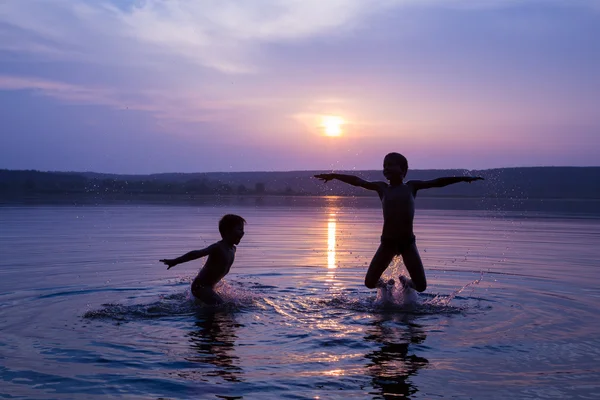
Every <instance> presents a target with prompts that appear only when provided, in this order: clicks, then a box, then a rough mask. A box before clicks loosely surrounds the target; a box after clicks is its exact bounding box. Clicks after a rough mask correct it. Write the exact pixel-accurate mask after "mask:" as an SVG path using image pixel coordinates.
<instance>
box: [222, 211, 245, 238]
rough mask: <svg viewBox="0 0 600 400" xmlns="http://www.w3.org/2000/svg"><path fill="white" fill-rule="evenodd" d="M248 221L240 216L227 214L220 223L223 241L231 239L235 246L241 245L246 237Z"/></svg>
mask: <svg viewBox="0 0 600 400" xmlns="http://www.w3.org/2000/svg"><path fill="white" fill-rule="evenodd" d="M245 223H246V220H245V219H244V218H242V217H240V216H239V215H235V214H227V215H224V216H223V218H221V220H220V221H219V233H220V234H221V237H222V238H223V239H229V240H230V241H231V242H232V243H234V244H239V243H240V240H241V239H242V237H243V236H244V224H245Z"/></svg>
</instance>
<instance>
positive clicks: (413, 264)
mask: <svg viewBox="0 0 600 400" xmlns="http://www.w3.org/2000/svg"><path fill="white" fill-rule="evenodd" d="M402 261H404V266H405V267H406V270H407V271H408V273H409V275H410V279H411V281H412V282H409V284H410V285H411V286H412V287H413V288H414V289H415V290H416V291H417V292H423V291H425V289H427V279H426V278H425V269H424V268H423V262H422V261H421V256H420V255H419V250H417V245H416V243H413V244H411V245H410V246H408V247H407V248H406V250H404V251H403V252H402ZM411 283H412V284H411Z"/></svg>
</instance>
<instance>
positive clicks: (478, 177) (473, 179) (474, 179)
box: [465, 176, 483, 183]
mask: <svg viewBox="0 0 600 400" xmlns="http://www.w3.org/2000/svg"><path fill="white" fill-rule="evenodd" d="M482 180H483V178H482V177H480V176H467V177H466V178H465V182H469V183H471V182H473V181H482Z"/></svg>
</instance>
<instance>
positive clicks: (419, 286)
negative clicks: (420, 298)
mask: <svg viewBox="0 0 600 400" xmlns="http://www.w3.org/2000/svg"><path fill="white" fill-rule="evenodd" d="M413 285H414V286H415V290H416V291H417V292H419V293H421V292H424V291H425V289H427V282H415V281H413Z"/></svg>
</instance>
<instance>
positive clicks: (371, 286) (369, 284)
mask: <svg viewBox="0 0 600 400" xmlns="http://www.w3.org/2000/svg"><path fill="white" fill-rule="evenodd" d="M377 282H379V279H377V280H372V279H368V278H365V286H366V287H368V288H369V289H375V288H376V287H377Z"/></svg>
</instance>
